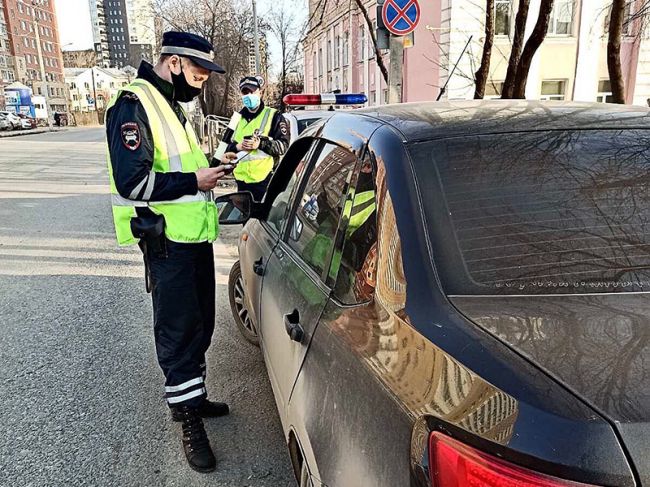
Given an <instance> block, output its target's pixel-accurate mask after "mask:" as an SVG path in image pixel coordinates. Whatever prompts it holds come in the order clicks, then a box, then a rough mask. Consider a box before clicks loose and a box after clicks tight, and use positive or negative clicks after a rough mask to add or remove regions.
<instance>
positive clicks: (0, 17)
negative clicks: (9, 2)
mask: <svg viewBox="0 0 650 487" xmlns="http://www.w3.org/2000/svg"><path fill="white" fill-rule="evenodd" d="M15 80H16V74H15V72H14V58H13V55H12V54H11V48H10V45H9V33H8V32H7V23H6V22H5V13H4V2H0V108H3V107H4V106H5V98H4V88H5V86H7V85H8V84H10V83H13V82H14V81H15Z"/></svg>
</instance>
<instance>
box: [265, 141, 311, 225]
mask: <svg viewBox="0 0 650 487" xmlns="http://www.w3.org/2000/svg"><path fill="white" fill-rule="evenodd" d="M317 143H318V141H315V142H314V143H313V144H312V145H311V147H310V148H308V149H306V150H305V152H304V155H303V156H302V158H301V159H300V161H299V162H298V164H297V166H296V169H295V170H294V171H293V173H292V174H291V178H290V179H289V182H288V183H287V187H286V188H285V189H284V190H283V191H282V192H280V194H278V195H277V196H276V197H275V199H274V200H273V204H272V205H271V208H270V210H269V216H268V217H267V219H266V223H268V225H269V226H270V227H271V228H272V229H273V230H275V231H276V232H277V233H278V234H279V233H281V232H282V228H283V225H284V222H285V221H286V220H287V217H288V216H289V210H290V208H291V205H290V201H291V195H292V193H293V192H294V190H295V189H296V186H297V185H298V181H300V179H301V178H302V175H303V173H304V172H305V167H306V166H307V165H308V164H307V161H308V160H309V158H310V155H311V154H312V152H313V149H314V147H315V146H316V144H317Z"/></svg>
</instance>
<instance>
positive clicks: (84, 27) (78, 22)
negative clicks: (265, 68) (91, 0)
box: [55, 0, 307, 66]
mask: <svg viewBox="0 0 650 487" xmlns="http://www.w3.org/2000/svg"><path fill="white" fill-rule="evenodd" d="M240 1H241V0H240ZM274 1H275V0H257V4H258V7H257V8H258V11H259V13H260V15H264V13H266V12H269V11H270V10H271V8H272V7H273V6H274ZM288 3H291V0H289V2H288ZM300 3H302V4H303V5H305V6H304V7H303V8H302V10H304V11H305V12H304V18H305V19H306V18H307V12H306V10H307V8H306V2H304V1H302V2H300ZM275 4H276V5H277V1H275ZM55 5H56V12H57V20H58V22H59V36H60V38H61V48H62V49H63V50H64V51H69V50H78V49H90V48H92V47H93V32H92V25H91V22H90V9H89V6H88V0H55ZM268 42H269V51H270V55H271V66H279V65H280V64H281V62H280V61H281V59H280V52H279V51H280V48H279V44H278V42H277V40H276V39H275V38H274V36H272V35H271V36H269V39H268ZM218 57H219V54H218V53H217V59H218Z"/></svg>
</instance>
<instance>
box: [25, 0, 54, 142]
mask: <svg viewBox="0 0 650 487" xmlns="http://www.w3.org/2000/svg"><path fill="white" fill-rule="evenodd" d="M21 3H22V4H24V5H27V4H26V3H25V2H24V1H23V0H21ZM35 5H38V2H37V0H32V5H31V7H30V6H29V5H27V8H31V9H32V20H33V22H34V32H35V33H36V51H37V52H38V65H39V67H40V70H41V80H42V82H43V83H42V87H43V91H45V111H46V112H47V126H48V128H49V130H50V132H51V131H52V130H54V128H53V127H52V118H51V117H50V104H49V103H48V100H49V99H50V87H49V85H48V83H47V78H46V77H45V63H44V62H43V49H42V46H41V35H40V32H39V31H38V20H37V17H36V8H35V7H34V6H35Z"/></svg>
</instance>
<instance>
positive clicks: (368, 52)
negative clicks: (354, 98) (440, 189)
mask: <svg viewBox="0 0 650 487" xmlns="http://www.w3.org/2000/svg"><path fill="white" fill-rule="evenodd" d="M608 2H609V0H556V2H555V7H554V10H553V13H552V15H551V17H552V18H551V28H550V29H549V33H548V34H547V36H546V39H545V40H544V43H543V44H542V46H541V47H540V48H539V49H538V51H537V54H536V56H535V58H534V60H533V63H532V66H531V69H530V73H529V77H528V84H527V87H526V98H528V99H540V100H567V101H570V100H575V101H598V102H606V101H608V100H611V88H610V87H609V86H610V85H609V77H608V72H607V55H606V54H607V53H606V51H607V42H606V20H607V19H606V17H607V15H608V14H607V12H608V10H607V7H608V5H609V3H608ZM419 4H420V8H421V19H420V23H419V25H418V27H417V29H416V30H415V34H414V35H415V46H414V47H412V48H408V49H406V50H405V52H404V64H403V75H404V82H403V89H402V100H403V101H405V102H418V101H428V100H435V99H436V98H437V96H438V94H439V93H440V89H441V87H442V86H443V85H445V83H447V78H448V73H449V71H450V70H451V68H452V66H453V65H454V64H455V63H456V62H458V68H457V70H456V71H455V73H454V75H453V76H452V77H451V79H449V80H448V81H449V82H448V87H447V91H446V93H445V94H444V96H443V99H452V100H453V99H470V98H472V97H473V95H474V88H475V87H474V82H473V77H474V72H475V70H476V69H477V67H478V64H479V63H480V53H481V51H482V47H483V46H482V44H483V38H484V25H483V22H484V20H483V19H485V10H484V9H485V5H484V2H476V1H473V0H419ZM517 4H518V2H517V1H515V0H496V2H495V16H496V20H497V22H496V23H497V26H498V28H497V32H496V35H495V41H494V48H493V51H492V58H491V66H490V75H489V80H488V90H487V91H488V92H486V98H498V97H499V96H500V86H501V85H502V84H503V80H504V79H505V72H506V68H507V65H508V58H509V55H510V49H511V45H512V36H513V34H514V32H513V31H514V16H515V13H516V8H517V7H516V5H517ZM637 4H638V5H641V1H640V0H638V1H637V2H634V3H633V4H632V5H631V7H630V11H629V12H628V15H632V14H634V10H635V9H638V6H637ZM323 5H325V9H326V10H325V11H324V12H323V11H321V10H320V9H322V6H323ZM364 6H365V9H366V10H367V12H368V15H369V17H370V18H371V21H372V23H373V30H374V29H375V26H376V13H377V12H376V10H377V8H376V0H368V1H366V2H365V3H364ZM539 6H540V0H531V2H530V11H529V12H530V13H529V18H528V22H527V24H526V34H525V35H526V37H528V35H530V33H531V32H532V29H533V27H534V24H535V21H536V19H537V13H538V11H539ZM309 14H310V19H312V22H311V25H310V30H309V32H308V33H307V35H306V37H305V39H304V42H303V49H304V56H305V63H304V65H305V92H309V93H322V92H331V91H334V90H341V91H342V92H348V93H351V92H354V93H358V92H362V93H365V94H366V95H367V96H368V105H370V106H374V105H383V104H385V103H387V102H388V90H387V86H386V82H385V81H384V79H383V76H382V73H381V71H380V69H379V67H378V65H377V62H376V57H375V52H374V49H373V47H372V40H371V37H370V34H369V32H370V31H369V29H368V25H367V22H366V20H365V18H364V15H363V13H362V11H361V10H360V9H359V8H358V7H357V4H356V2H354V1H348V2H340V1H335V0H329V1H325V2H323V1H322V0H310V2H309ZM636 24H638V22H636V23H635V22H630V23H629V24H626V27H625V34H624V37H623V39H622V46H621V60H622V68H623V75H624V79H625V84H626V101H627V103H633V104H643V105H646V104H650V101H649V99H650V40H649V39H650V38H649V37H648V36H647V35H639V33H638V31H639V26H638V25H636ZM470 38H471V41H470ZM468 41H470V42H469V49H468V50H467V51H466V52H465V53H464V54H463V49H464V48H465V46H466V44H467V43H468ZM382 52H383V60H384V63H385V65H386V67H387V68H389V66H388V64H389V59H388V58H389V56H388V51H382Z"/></svg>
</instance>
